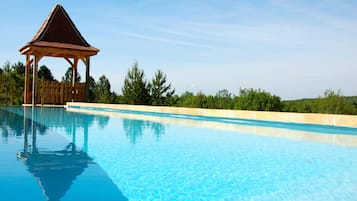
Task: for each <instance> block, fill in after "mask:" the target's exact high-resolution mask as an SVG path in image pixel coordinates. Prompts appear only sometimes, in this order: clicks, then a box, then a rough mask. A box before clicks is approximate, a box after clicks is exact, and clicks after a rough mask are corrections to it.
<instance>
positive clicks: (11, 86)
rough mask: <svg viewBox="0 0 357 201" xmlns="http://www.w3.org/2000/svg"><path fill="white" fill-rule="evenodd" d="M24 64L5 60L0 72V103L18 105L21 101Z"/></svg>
mask: <svg viewBox="0 0 357 201" xmlns="http://www.w3.org/2000/svg"><path fill="white" fill-rule="evenodd" d="M24 72H25V66H24V65H23V64H22V63H21V62H18V63H15V64H13V65H11V64H10V62H6V63H5V64H4V66H3V70H2V73H1V74H0V105H20V104H22V103H23V92H24V80H25V79H24Z"/></svg>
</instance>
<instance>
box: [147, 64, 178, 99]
mask: <svg viewBox="0 0 357 201" xmlns="http://www.w3.org/2000/svg"><path fill="white" fill-rule="evenodd" d="M166 82H167V81H166V75H165V74H164V73H163V72H162V71H161V70H158V71H157V72H156V73H155V77H154V78H153V79H152V81H151V83H150V92H151V93H150V95H151V104H152V105H168V104H169V103H170V99H171V98H172V95H173V94H174V93H175V89H173V90H171V84H167V83H166Z"/></svg>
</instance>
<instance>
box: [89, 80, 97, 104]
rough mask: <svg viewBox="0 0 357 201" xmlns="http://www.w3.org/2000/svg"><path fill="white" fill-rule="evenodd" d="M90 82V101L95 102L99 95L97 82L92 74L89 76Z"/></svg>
mask: <svg viewBox="0 0 357 201" xmlns="http://www.w3.org/2000/svg"><path fill="white" fill-rule="evenodd" d="M88 84H89V102H95V101H96V96H97V89H96V88H97V87H96V86H97V84H96V83H95V79H94V78H93V77H92V76H89V80H88Z"/></svg>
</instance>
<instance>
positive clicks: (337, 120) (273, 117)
mask: <svg viewBox="0 0 357 201" xmlns="http://www.w3.org/2000/svg"><path fill="white" fill-rule="evenodd" d="M66 106H67V107H72V106H74V107H92V108H100V109H115V110H128V111H138V112H152V113H169V114H178V115H180V114H181V115H193V116H203V117H220V118H234V119H247V120H259V121H272V122H284V123H298V124H317V125H326V126H341V127H352V128H357V115H340V114H316V113H291V112H268V111H246V110H224V109H202V108H183V107H167V106H146V105H125V104H102V103H82V102H67V104H66Z"/></svg>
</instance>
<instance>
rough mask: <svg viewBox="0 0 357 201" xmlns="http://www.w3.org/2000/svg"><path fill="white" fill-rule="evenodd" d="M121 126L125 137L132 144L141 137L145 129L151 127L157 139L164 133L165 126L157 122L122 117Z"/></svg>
mask: <svg viewBox="0 0 357 201" xmlns="http://www.w3.org/2000/svg"><path fill="white" fill-rule="evenodd" d="M123 127H124V132H125V135H126V137H127V138H128V139H129V141H130V142H131V143H132V144H136V142H137V141H138V140H139V139H140V138H142V136H143V133H144V131H145V129H151V131H152V133H153V135H154V136H155V139H156V140H157V141H159V140H160V138H161V137H162V136H163V135H164V134H165V126H164V125H163V124H161V123H158V122H151V121H143V120H136V119H123Z"/></svg>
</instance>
